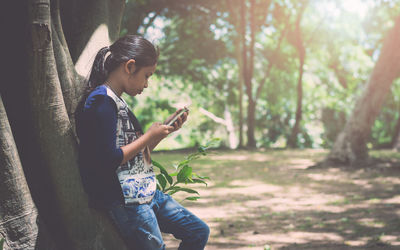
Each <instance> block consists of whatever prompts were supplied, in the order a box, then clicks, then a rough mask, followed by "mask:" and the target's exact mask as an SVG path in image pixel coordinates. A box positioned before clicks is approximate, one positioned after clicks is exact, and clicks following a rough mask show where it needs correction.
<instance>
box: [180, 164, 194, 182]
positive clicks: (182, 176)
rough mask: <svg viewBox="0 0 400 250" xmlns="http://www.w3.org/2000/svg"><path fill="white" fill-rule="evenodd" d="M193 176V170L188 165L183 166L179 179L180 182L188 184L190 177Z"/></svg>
mask: <svg viewBox="0 0 400 250" xmlns="http://www.w3.org/2000/svg"><path fill="white" fill-rule="evenodd" d="M191 176H192V168H191V167H189V166H188V165H185V166H183V168H182V169H181V170H180V171H179V173H178V176H177V179H178V182H182V183H183V182H186V181H187V179H188V178H189V177H191Z"/></svg>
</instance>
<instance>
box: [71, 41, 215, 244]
mask: <svg viewBox="0 0 400 250" xmlns="http://www.w3.org/2000/svg"><path fill="white" fill-rule="evenodd" d="M157 59H158V50H156V49H155V47H154V46H153V44H151V43H150V42H149V41H147V40H146V39H144V38H143V37H141V36H136V35H127V36H125V37H122V38H120V39H118V40H117V41H116V42H115V43H114V44H112V45H111V46H109V47H104V48H102V49H100V51H99V52H98V53H97V55H96V58H95V60H94V63H93V67H92V70H91V73H90V76H89V80H88V86H87V93H86V94H85V95H84V97H83V98H82V100H81V102H80V103H79V105H78V107H77V112H76V127H77V133H78V137H79V140H80V146H79V166H80V173H81V176H82V182H83V185H84V188H85V191H86V192H87V194H88V196H89V202H90V206H91V207H95V208H102V209H105V210H106V211H107V213H108V214H109V215H110V217H111V219H112V220H113V221H114V222H115V224H116V226H117V227H118V230H119V232H120V234H121V236H122V238H123V239H124V241H125V242H126V244H127V246H128V247H129V248H130V249H140V250H142V249H165V244H164V242H163V239H162V236H161V232H165V233H171V234H173V235H174V236H175V238H177V239H180V240H181V243H180V245H179V249H190V250H194V249H204V246H205V245H206V243H207V240H208V236H209V228H208V226H207V225H206V224H205V223H204V222H203V221H202V220H200V219H199V218H197V217H196V216H195V215H193V214H192V213H190V212H189V211H188V210H186V209H185V208H184V207H182V206H181V205H180V204H178V203H177V202H176V201H175V200H174V199H172V198H171V197H170V196H169V195H167V194H164V193H162V192H160V191H159V190H156V178H155V174H154V170H153V166H152V165H151V159H150V152H151V151H152V150H153V149H154V147H156V145H157V144H158V143H159V142H160V141H161V140H162V139H164V138H165V137H166V136H167V135H168V134H170V133H171V132H173V131H176V130H178V129H179V128H180V127H181V126H182V124H183V123H184V122H185V121H186V118H187V115H188V113H187V112H186V113H184V115H183V116H182V118H178V120H177V121H176V122H175V123H174V124H173V126H167V125H163V124H162V123H159V122H156V123H153V124H152V126H151V127H150V128H149V130H148V131H147V132H146V133H143V131H142V128H141V126H140V124H139V122H138V120H137V119H136V117H135V115H134V114H133V113H132V111H131V110H130V109H129V108H128V106H127V104H126V102H125V101H124V99H123V98H122V97H121V94H122V93H123V92H125V93H127V94H128V95H130V96H136V95H139V94H141V93H142V91H143V90H144V89H145V88H147V86H148V79H149V77H150V76H151V75H152V74H154V71H155V69H156V65H157ZM179 111H180V110H177V112H176V113H178V112H179ZM172 117H173V115H172V116H171V117H169V118H168V120H169V119H171V118H172Z"/></svg>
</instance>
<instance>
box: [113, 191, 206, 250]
mask: <svg viewBox="0 0 400 250" xmlns="http://www.w3.org/2000/svg"><path fill="white" fill-rule="evenodd" d="M108 214H109V215H110V217H111V219H112V220H113V221H114V223H115V224H116V225H117V227H118V230H119V232H120V234H121V236H122V238H123V239H124V241H125V242H126V244H127V245H128V247H129V248H130V249H139V250H145V249H149V250H150V249H151V250H153V249H165V244H164V242H163V239H162V236H161V232H164V233H170V234H172V235H174V237H175V238H177V239H180V240H181V243H180V245H179V249H190V250H196V249H204V247H205V245H206V243H207V240H208V236H209V234H210V229H209V228H208V226H207V224H205V223H204V222H203V221H202V220H200V219H199V218H197V217H196V216H195V215H194V214H192V213H191V212H189V211H188V210H187V209H185V208H184V207H182V206H181V205H180V204H179V203H178V202H176V201H175V200H174V199H173V198H172V197H171V196H169V195H168V194H164V193H162V192H161V191H159V190H157V191H156V194H155V196H154V198H153V200H152V201H151V202H150V203H149V204H141V205H139V204H137V205H136V204H135V205H125V204H121V203H120V202H114V203H113V204H112V205H111V206H110V207H109V208H108Z"/></svg>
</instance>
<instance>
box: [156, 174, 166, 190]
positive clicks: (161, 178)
mask: <svg viewBox="0 0 400 250" xmlns="http://www.w3.org/2000/svg"><path fill="white" fill-rule="evenodd" d="M156 178H157V181H158V183H159V184H160V185H161V187H162V189H161V190H163V191H164V189H165V186H166V185H167V180H166V179H165V177H164V175H162V174H158V175H157V176H156Z"/></svg>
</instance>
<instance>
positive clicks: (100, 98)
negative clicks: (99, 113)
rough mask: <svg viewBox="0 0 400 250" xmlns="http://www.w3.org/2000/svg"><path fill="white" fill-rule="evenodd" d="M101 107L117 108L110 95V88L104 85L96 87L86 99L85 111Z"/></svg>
mask: <svg viewBox="0 0 400 250" xmlns="http://www.w3.org/2000/svg"><path fill="white" fill-rule="evenodd" d="M100 105H112V106H116V103H115V100H114V98H113V97H112V96H111V95H110V93H109V91H108V88H107V87H106V86H104V85H100V86H98V87H96V88H95V89H94V90H93V91H92V92H91V93H90V94H89V96H88V97H87V98H86V101H85V105H84V108H83V109H84V111H87V110H92V109H95V108H96V107H99V106H100Z"/></svg>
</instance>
